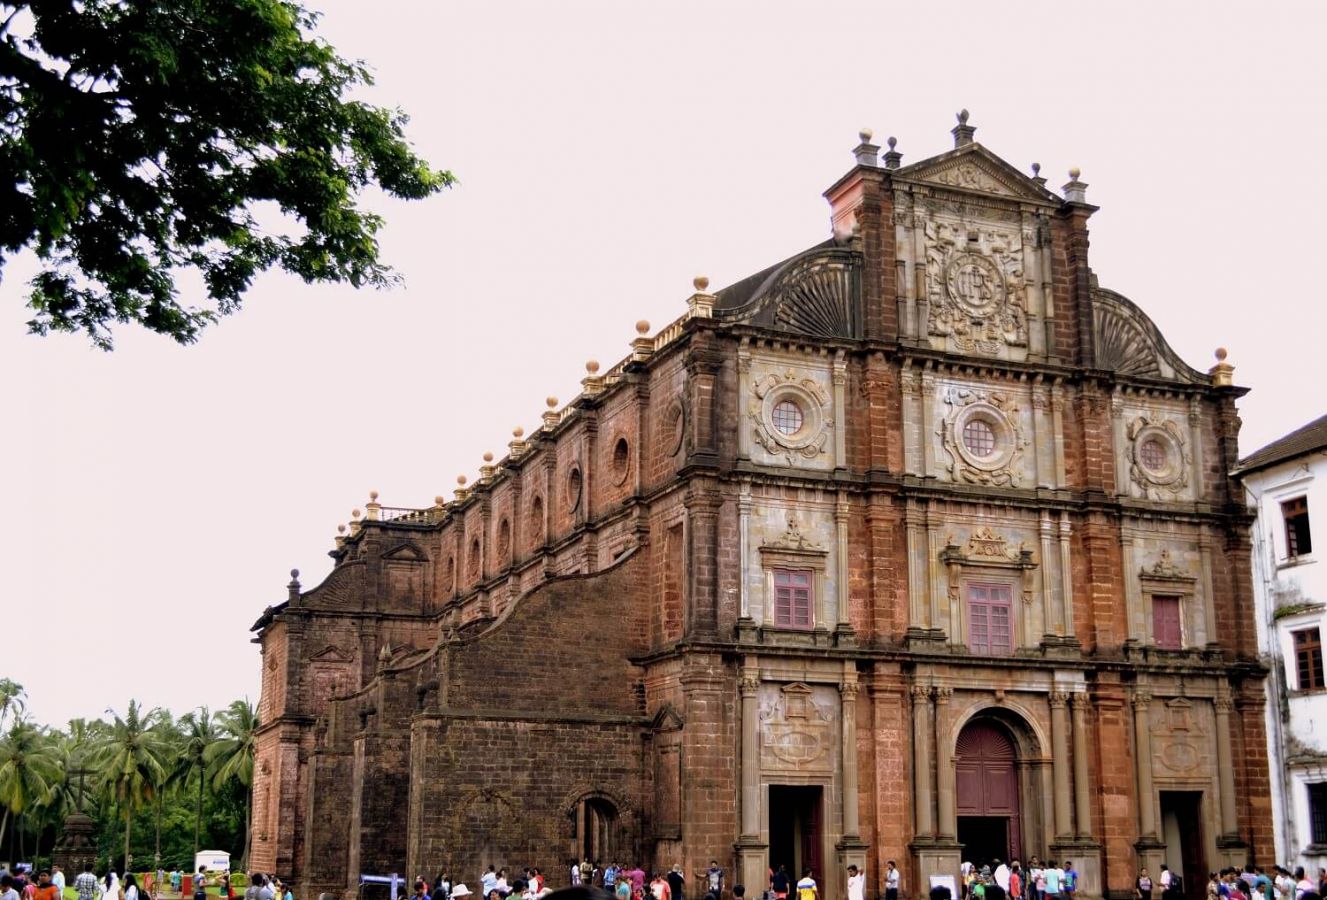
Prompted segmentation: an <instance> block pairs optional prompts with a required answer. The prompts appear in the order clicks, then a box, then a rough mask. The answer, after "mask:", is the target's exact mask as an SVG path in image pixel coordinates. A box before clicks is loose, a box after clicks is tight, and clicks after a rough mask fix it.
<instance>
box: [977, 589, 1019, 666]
mask: <svg viewBox="0 0 1327 900" xmlns="http://www.w3.org/2000/svg"><path fill="white" fill-rule="evenodd" d="M1011 594H1012V592H1011V590H1010V588H1009V585H1007V584H969V585H968V648H969V649H970V650H971V651H972V652H973V653H982V654H986V655H988V656H1009V655H1010V654H1012V653H1013V652H1014V619H1013V604H1012V602H1011V600H1010V597H1011Z"/></svg>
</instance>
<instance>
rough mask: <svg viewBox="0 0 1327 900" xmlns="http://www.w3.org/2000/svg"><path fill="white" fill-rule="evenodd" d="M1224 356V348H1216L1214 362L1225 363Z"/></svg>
mask: <svg viewBox="0 0 1327 900" xmlns="http://www.w3.org/2000/svg"><path fill="white" fill-rule="evenodd" d="M1226 356H1227V354H1226V348H1225V347H1217V348H1216V361H1217V362H1225V361H1226Z"/></svg>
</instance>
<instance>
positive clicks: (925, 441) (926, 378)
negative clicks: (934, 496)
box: [918, 369, 935, 478]
mask: <svg viewBox="0 0 1327 900" xmlns="http://www.w3.org/2000/svg"><path fill="white" fill-rule="evenodd" d="M921 382H922V403H921V407H922V421H921V429H920V431H921V438H922V440H921V451H922V460H921V466H920V467H919V468H920V472H919V473H918V474H920V475H921V476H922V477H923V478H930V477H931V476H932V471H931V470H932V469H933V468H934V467H935V463H934V462H932V456H933V454H932V450H931V445H932V442H933V441H934V440H935V436H934V435H933V434H932V433H931V432H932V430H933V425H932V423H933V422H934V421H935V418H934V416H933V415H932V412H931V410H932V409H933V408H934V406H935V372H934V371H932V370H931V369H924V370H922V377H921Z"/></svg>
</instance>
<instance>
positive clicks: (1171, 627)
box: [1152, 596, 1184, 650]
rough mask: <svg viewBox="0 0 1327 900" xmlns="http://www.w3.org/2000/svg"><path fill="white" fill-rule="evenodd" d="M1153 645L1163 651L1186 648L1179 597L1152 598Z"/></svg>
mask: <svg viewBox="0 0 1327 900" xmlns="http://www.w3.org/2000/svg"><path fill="white" fill-rule="evenodd" d="M1152 643H1153V644H1155V645H1156V646H1157V647H1159V648H1161V649H1162V650H1180V649H1182V648H1183V647H1184V635H1183V633H1182V631H1181V628H1180V598H1179V597H1155V596H1154V597H1153V598H1152Z"/></svg>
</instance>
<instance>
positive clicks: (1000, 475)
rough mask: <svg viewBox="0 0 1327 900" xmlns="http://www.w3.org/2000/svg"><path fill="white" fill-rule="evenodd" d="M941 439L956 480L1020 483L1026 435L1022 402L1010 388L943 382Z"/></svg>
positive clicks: (1018, 485) (1019, 484)
mask: <svg viewBox="0 0 1327 900" xmlns="http://www.w3.org/2000/svg"><path fill="white" fill-rule="evenodd" d="M941 398H942V400H943V404H942V408H943V413H942V414H943V416H944V418H943V419H942V420H941V423H940V433H939V437H940V442H941V446H942V447H943V449H944V452H945V453H946V454H947V455H948V463H947V468H948V470H949V473H950V474H951V475H952V476H953V479H954V480H955V481H965V482H968V483H970V484H987V485H995V486H1000V487H1021V486H1023V482H1024V480H1025V477H1024V475H1025V473H1024V470H1023V451H1024V449H1025V448H1026V447H1027V443H1028V442H1027V440H1026V438H1025V437H1024V436H1023V422H1022V415H1021V411H1020V408H1019V404H1018V402H1017V400H1016V399H1015V397H1014V396H1013V395H1012V394H1011V393H1009V392H1006V391H1001V390H981V389H978V388H972V387H962V386H950V387H945V388H942V393H941Z"/></svg>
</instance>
